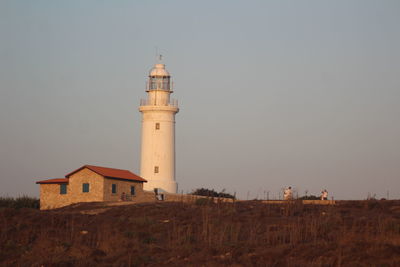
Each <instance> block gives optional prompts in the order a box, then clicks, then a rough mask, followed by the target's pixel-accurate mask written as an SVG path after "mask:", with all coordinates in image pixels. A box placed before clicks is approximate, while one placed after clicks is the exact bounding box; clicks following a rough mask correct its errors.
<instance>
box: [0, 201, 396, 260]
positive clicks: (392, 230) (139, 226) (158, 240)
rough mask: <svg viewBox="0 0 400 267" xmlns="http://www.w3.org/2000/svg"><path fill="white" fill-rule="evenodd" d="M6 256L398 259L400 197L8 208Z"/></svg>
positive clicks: (1, 242) (2, 220) (0, 221)
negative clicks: (311, 202)
mask: <svg viewBox="0 0 400 267" xmlns="http://www.w3.org/2000/svg"><path fill="white" fill-rule="evenodd" d="M0 265H2V266H159V265H166V266H400V201H387V200H382V201H375V200H370V201H339V202H337V204H336V205H329V206H321V205H304V204H302V203H301V202H296V201H294V202H292V203H288V204H263V203H261V202H260V201H244V202H235V203H211V202H207V201H198V202H197V203H196V202H193V203H182V202H175V203H162V202H160V203H151V204H150V203H149V204H136V205H125V206H114V207H109V206H104V205H103V204H101V203H88V204H81V205H74V206H71V207H65V208H62V209H58V210H53V211H39V210H36V209H13V208H2V209H0Z"/></svg>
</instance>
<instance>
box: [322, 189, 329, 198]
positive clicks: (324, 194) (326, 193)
mask: <svg viewBox="0 0 400 267" xmlns="http://www.w3.org/2000/svg"><path fill="white" fill-rule="evenodd" d="M321 200H328V191H326V189H324V190H322V192H321Z"/></svg>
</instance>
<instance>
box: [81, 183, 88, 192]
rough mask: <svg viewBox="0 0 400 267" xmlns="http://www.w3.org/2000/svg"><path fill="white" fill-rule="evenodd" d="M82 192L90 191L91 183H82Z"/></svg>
mask: <svg viewBox="0 0 400 267" xmlns="http://www.w3.org/2000/svg"><path fill="white" fill-rule="evenodd" d="M82 192H83V193H89V184H88V183H84V184H82Z"/></svg>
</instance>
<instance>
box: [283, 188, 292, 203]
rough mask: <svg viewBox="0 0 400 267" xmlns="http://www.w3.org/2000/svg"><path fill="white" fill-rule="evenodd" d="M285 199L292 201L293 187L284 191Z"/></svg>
mask: <svg viewBox="0 0 400 267" xmlns="http://www.w3.org/2000/svg"><path fill="white" fill-rule="evenodd" d="M283 199H284V200H290V199H292V187H291V186H289V187H288V188H286V189H285V190H284V191H283Z"/></svg>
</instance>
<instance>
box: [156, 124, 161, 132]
mask: <svg viewBox="0 0 400 267" xmlns="http://www.w3.org/2000/svg"><path fill="white" fill-rule="evenodd" d="M156 130H160V123H159V122H157V123H156Z"/></svg>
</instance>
